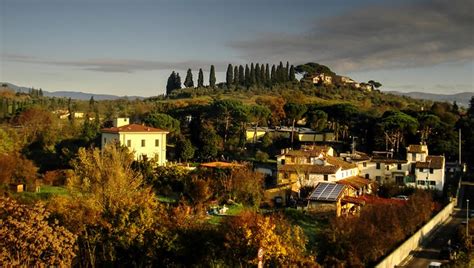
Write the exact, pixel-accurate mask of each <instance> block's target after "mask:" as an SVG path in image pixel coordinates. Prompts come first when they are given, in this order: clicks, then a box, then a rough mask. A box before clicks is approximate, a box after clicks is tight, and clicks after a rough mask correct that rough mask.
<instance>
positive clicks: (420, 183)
mask: <svg viewBox="0 0 474 268" xmlns="http://www.w3.org/2000/svg"><path fill="white" fill-rule="evenodd" d="M416 182H417V184H418V185H425V181H416Z"/></svg>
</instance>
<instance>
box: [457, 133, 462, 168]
mask: <svg viewBox="0 0 474 268" xmlns="http://www.w3.org/2000/svg"><path fill="white" fill-rule="evenodd" d="M458 143H459V160H458V161H459V166H461V146H462V143H461V128H459V142H458Z"/></svg>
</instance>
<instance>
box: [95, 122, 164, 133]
mask: <svg viewBox="0 0 474 268" xmlns="http://www.w3.org/2000/svg"><path fill="white" fill-rule="evenodd" d="M101 132H103V133H121V132H138V133H150V132H155V133H169V132H168V131H166V130H163V129H159V128H154V127H147V126H144V125H139V124H130V125H124V126H121V127H111V128H103V129H102V130H101Z"/></svg>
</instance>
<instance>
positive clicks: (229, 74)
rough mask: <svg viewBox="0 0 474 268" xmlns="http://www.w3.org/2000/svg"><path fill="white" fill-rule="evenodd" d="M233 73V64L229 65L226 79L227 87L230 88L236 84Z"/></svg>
mask: <svg viewBox="0 0 474 268" xmlns="http://www.w3.org/2000/svg"><path fill="white" fill-rule="evenodd" d="M233 71H234V68H233V67H232V64H230V63H229V65H228V66H227V73H226V78H225V81H226V84H227V87H230V85H232V82H234V73H233Z"/></svg>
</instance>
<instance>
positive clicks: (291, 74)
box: [288, 65, 296, 82]
mask: <svg viewBox="0 0 474 268" xmlns="http://www.w3.org/2000/svg"><path fill="white" fill-rule="evenodd" d="M288 78H289V81H290V82H294V81H295V80H296V75H295V67H293V65H291V67H290V74H289V77H288Z"/></svg>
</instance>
